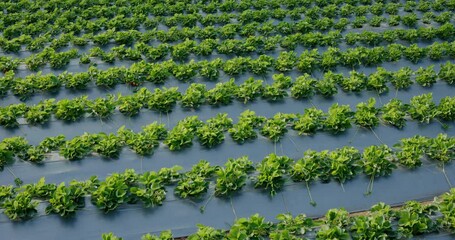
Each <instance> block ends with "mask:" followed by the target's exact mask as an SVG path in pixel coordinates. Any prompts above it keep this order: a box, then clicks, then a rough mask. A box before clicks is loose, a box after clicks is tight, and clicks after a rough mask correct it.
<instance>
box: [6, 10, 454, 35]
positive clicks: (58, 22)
mask: <svg viewBox="0 0 455 240" xmlns="http://www.w3.org/2000/svg"><path fill="white" fill-rule="evenodd" d="M409 2H412V1H408V2H407V4H406V5H405V6H404V9H405V10H407V12H411V13H409V14H406V15H404V16H403V20H402V21H403V23H404V24H406V25H412V24H414V23H415V21H417V19H418V18H417V15H416V14H415V13H412V12H413V9H412V8H413V6H411V5H408V3H409ZM425 3H426V4H423V5H422V7H421V8H418V9H419V11H420V10H421V12H425V13H426V14H425V15H424V20H427V21H428V20H433V19H434V20H435V21H437V22H440V23H441V22H442V23H445V22H447V21H448V20H450V19H451V12H450V11H448V12H444V13H442V14H440V15H439V16H435V14H434V13H433V12H431V11H428V10H430V9H429V8H430V6H429V4H428V2H425ZM438 4H439V5H438ZM438 4H436V8H438V11H443V10H446V9H444V5H443V4H441V3H440V2H438ZM419 6H420V5H419ZM141 7H143V6H141ZM156 7H159V8H162V7H163V6H162V5H159V4H158V5H157V6H156ZM180 7H182V6H180ZM212 7H213V6H212ZM400 8H401V5H400V4H395V3H390V4H386V5H384V4H382V3H377V4H375V5H373V6H371V9H370V7H369V6H358V7H356V6H352V5H350V4H346V5H343V6H341V7H340V8H338V7H337V6H336V5H335V4H332V5H328V6H325V7H323V8H319V7H314V8H307V7H298V8H293V9H289V10H286V9H282V8H279V6H276V8H274V9H270V10H269V9H264V8H261V9H260V10H251V9H243V10H241V11H242V12H241V13H239V14H232V13H231V14H228V13H221V14H220V15H217V14H213V13H209V14H207V15H202V14H199V13H197V12H193V13H187V14H182V13H181V12H179V13H176V14H174V15H173V16H170V17H157V18H149V17H147V15H146V14H144V13H143V12H142V13H136V14H133V15H132V16H129V17H128V16H125V13H122V14H119V15H116V14H115V13H114V12H112V11H115V10H116V9H118V8H116V7H115V6H113V7H112V8H111V9H110V11H109V10H107V9H106V10H107V12H108V13H109V16H107V17H102V16H100V15H99V14H102V13H103V11H97V15H96V16H91V17H92V18H95V17H98V19H90V20H87V19H83V17H82V16H86V17H89V16H87V14H93V10H92V9H90V10H88V12H85V13H79V14H78V13H74V12H73V11H72V9H69V10H67V11H66V13H65V14H63V16H61V15H60V13H57V12H56V9H53V10H54V14H49V15H47V14H38V15H37V16H35V18H32V19H33V20H34V22H33V23H31V22H27V21H18V19H24V18H20V14H21V13H22V14H30V13H27V12H19V13H15V14H5V15H2V17H3V19H4V21H5V22H6V23H10V24H6V25H2V26H0V30H2V31H3V35H4V36H5V37H6V38H8V39H11V38H14V37H19V36H21V35H31V36H36V35H45V34H46V33H47V34H51V35H54V36H55V35H58V34H60V33H62V32H63V33H69V32H75V33H80V32H87V33H94V32H97V31H99V30H102V29H121V30H133V29H138V28H139V27H140V26H141V25H143V26H144V27H146V28H153V27H156V26H158V24H159V23H162V24H164V25H166V26H168V27H172V26H178V25H181V26H183V27H194V26H196V25H197V23H198V22H199V23H201V24H203V25H205V26H207V25H213V24H219V23H221V24H223V23H224V24H226V23H229V22H231V21H232V20H233V19H235V20H237V21H238V22H241V23H242V24H245V23H249V22H251V21H259V22H265V21H267V20H269V19H271V18H272V19H276V20H279V21H282V20H283V19H284V18H285V17H286V16H289V17H290V18H291V19H293V20H299V19H301V18H302V14H303V15H305V19H309V20H313V21H316V22H317V21H318V19H319V18H321V16H322V18H323V19H324V21H323V22H325V23H323V24H322V25H323V26H326V25H327V21H331V20H332V18H335V17H337V16H342V17H343V18H344V20H347V19H346V17H351V16H357V19H356V20H355V21H354V22H359V23H360V24H362V23H365V22H367V18H366V16H365V15H366V14H368V12H369V11H370V12H372V13H373V15H374V16H373V19H375V22H378V21H379V22H381V21H385V18H384V17H381V15H383V14H384V12H385V13H387V14H391V15H392V17H390V19H393V21H390V20H389V22H391V23H393V24H392V25H397V24H398V23H399V21H400V20H401V17H399V16H398V15H396V14H398V12H399V10H400ZM193 10H195V11H198V9H197V8H196V9H193ZM123 11H125V9H123ZM148 11H152V12H153V10H152V9H149V10H148ZM90 12H92V13H90ZM10 17H11V18H12V19H9V18H10ZM43 17H46V18H49V17H50V18H56V19H54V20H50V19H46V20H44V21H39V20H38V19H39V18H43ZM37 18H38V19H37ZM25 19H29V18H25ZM68 19H72V20H73V21H72V22H69V21H68ZM50 22H51V23H52V24H49V23H50ZM359 23H356V24H359ZM356 24H355V25H356ZM37 26H39V27H37Z"/></svg>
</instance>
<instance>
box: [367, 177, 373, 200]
mask: <svg viewBox="0 0 455 240" xmlns="http://www.w3.org/2000/svg"><path fill="white" fill-rule="evenodd" d="M373 184H374V175H371V177H370V181H369V182H368V186H367V191H366V192H365V195H370V194H371V193H372V192H373Z"/></svg>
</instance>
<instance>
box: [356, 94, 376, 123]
mask: <svg viewBox="0 0 455 240" xmlns="http://www.w3.org/2000/svg"><path fill="white" fill-rule="evenodd" d="M375 105H376V99H375V98H370V99H368V102H366V103H365V102H361V103H359V104H357V107H356V108H357V111H356V112H355V113H354V123H355V124H357V125H359V126H361V127H365V128H373V127H375V126H377V125H378V124H379V119H378V117H377V114H378V113H379V109H377V108H376V107H375Z"/></svg>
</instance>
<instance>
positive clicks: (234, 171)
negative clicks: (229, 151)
mask: <svg viewBox="0 0 455 240" xmlns="http://www.w3.org/2000/svg"><path fill="white" fill-rule="evenodd" d="M251 170H253V162H251V161H250V160H249V159H248V157H247V156H243V157H240V158H237V159H233V158H229V159H228V161H227V162H226V164H225V167H224V168H219V169H218V170H217V171H216V175H217V179H216V186H215V195H216V196H229V195H231V194H233V193H234V192H236V191H239V190H241V189H242V188H243V187H244V186H245V185H246V181H247V174H248V173H249V172H251Z"/></svg>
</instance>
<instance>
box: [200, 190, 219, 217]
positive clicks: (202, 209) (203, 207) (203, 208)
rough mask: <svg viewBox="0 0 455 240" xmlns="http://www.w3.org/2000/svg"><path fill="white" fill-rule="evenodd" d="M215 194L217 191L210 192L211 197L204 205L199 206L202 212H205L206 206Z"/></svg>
mask: <svg viewBox="0 0 455 240" xmlns="http://www.w3.org/2000/svg"><path fill="white" fill-rule="evenodd" d="M213 196H215V193H212V194H210V197H209V199H207V201H206V202H205V204H204V206H202V207H200V208H199V210H200V211H201V213H204V211H205V207H207V205H208V204H209V202H210V200H212V198H213Z"/></svg>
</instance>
